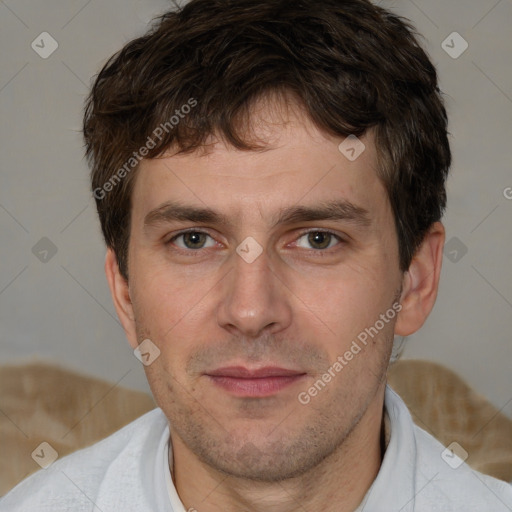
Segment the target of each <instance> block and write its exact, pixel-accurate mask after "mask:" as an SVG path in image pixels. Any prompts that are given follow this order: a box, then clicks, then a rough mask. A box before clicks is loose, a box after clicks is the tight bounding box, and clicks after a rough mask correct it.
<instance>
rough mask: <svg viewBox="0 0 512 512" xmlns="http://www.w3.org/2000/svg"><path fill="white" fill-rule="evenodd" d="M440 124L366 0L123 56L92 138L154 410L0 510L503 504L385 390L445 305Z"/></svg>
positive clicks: (397, 32) (139, 48) (199, 7)
mask: <svg viewBox="0 0 512 512" xmlns="http://www.w3.org/2000/svg"><path fill="white" fill-rule="evenodd" d="M446 128H447V120H446V113H445V109H444V106H443V102H442V98H441V95H440V92H439V89H438V85H437V76H436V72H435V69H434V68H433V66H432V64H431V63H430V61H429V59H428V57H427V56H426V54H425V53H424V51H423V50H422V49H421V48H420V47H419V45H418V44H417V41H416V39H415V38H414V36H413V33H412V29H411V27H410V26H409V25H408V24H407V23H406V22H405V21H404V20H401V19H399V18H398V17H396V16H394V15H392V14H391V13H389V12H387V11H385V10H383V9H381V8H379V7H377V6H374V5H372V4H371V3H370V2H368V1H366V0H258V1H256V0H238V1H236V2H230V1H227V0H224V1H221V0H192V1H191V2H190V3H188V4H187V5H186V6H185V7H184V8H182V9H181V10H179V11H177V12H169V13H167V14H166V15H164V16H163V17H162V18H161V19H160V20H159V22H158V24H157V25H155V27H154V28H153V29H152V30H151V31H150V32H149V33H148V34H146V35H145V36H143V37H141V38H139V39H136V40H134V41H132V42H130V43H129V44H127V45H126V46H125V47H124V48H123V49H122V50H121V51H120V52H119V53H118V54H116V55H115V56H113V57H112V58H111V59H110V60H109V61H108V62H107V64H106V65H105V67H104V68H103V70H102V71H101V73H100V74H99V76H98V77H97V79H96V82H95V84H94V87H93V89H92V92H91V95H90V97H89V99H88V102H87V106H86V112H85V119H84V135H85V141H86V147H87V155H88V158H89V162H90V165H91V168H92V189H93V194H94V197H95V199H96V204H97V209H98V213H99V216H100V221H101V225H102V229H103V233H104V236H105V240H106V243H107V246H108V251H107V257H106V263H105V270H106V275H107V279H108V282H109V285H110V289H111V292H112V297H113V300H114V303H115V307H116V310H117V313H118V315H119V318H120V320H121V322H122V324H123V327H124V329H125V332H126V336H127V338H128V340H129V342H130V344H131V346H132V347H133V349H135V351H136V352H137V353H138V354H139V356H140V357H141V359H142V361H143V362H144V364H145V371H146V374H147V378H148V381H149V384H150V386H151V389H152V392H153V395H154V397H155V400H156V402H157V404H158V406H159V408H158V409H155V410H154V411H152V412H150V413H148V414H146V415H145V416H143V417H141V418H139V419H138V420H136V421H135V422H134V423H131V424H130V425H128V426H127V427H125V428H124V429H122V430H121V431H119V432H118V433H116V434H114V435H113V436H111V437H109V438H107V439H105V440H103V441H102V442H100V443H98V444H97V445H94V446H92V447H90V448H88V449H85V450H81V451H79V452H77V453H75V454H73V455H71V456H69V457H66V458H64V459H62V460H60V461H57V462H56V463H54V464H53V465H52V466H51V467H50V468H49V469H48V470H46V472H44V471H41V472H39V473H38V474H36V475H34V476H33V477H31V478H29V479H27V480H26V481H25V482H23V483H22V484H20V485H19V486H18V487H17V488H16V489H14V490H13V491H12V492H11V493H10V494H9V495H8V496H7V497H6V498H5V499H4V501H3V502H2V506H1V507H0V510H2V511H3V510H9V511H14V510H38V511H40V510H51V511H52V512H55V511H64V510H73V511H78V510H101V511H104V512H107V511H126V510H134V511H157V510H158V511H174V512H178V511H183V510H197V511H199V512H210V511H227V512H230V511H241V510H243V511H258V512H259V511H276V512H288V511H292V510H293V511H295V510H304V511H311V512H316V511H323V512H330V511H337V512H352V511H356V510H357V511H365V512H387V511H393V512H399V511H416V512H417V511H433V510H442V511H452V510H460V511H462V510H464V511H493V512H497V511H507V510H512V489H511V488H510V486H509V485H507V484H506V483H505V482H501V481H498V480H496V479H493V478H491V477H488V476H484V475H482V474H480V473H477V472H475V471H473V470H471V469H470V468H469V467H468V466H467V465H466V464H463V465H461V466H460V467H458V468H457V469H456V470H454V469H453V468H452V467H450V466H449V465H448V464H446V463H445V462H444V461H443V459H442V458H441V453H442V452H443V450H444V447H443V446H442V445H441V444H440V443H438V442H437V441H436V440H434V439H433V438H432V437H431V436H430V435H428V434H427V433H426V432H424V431H423V430H421V429H420V428H418V427H417V426H414V424H413V423H412V420H411V417H410V415H409V413H408V411H407V408H406V406H405V405H404V403H403V402H402V400H401V399H400V398H399V397H398V396H397V395H396V394H394V393H393V391H391V390H390V389H389V388H386V370H387V368H388V364H389V359H390V355H391V349H392V345H393V339H394V336H407V335H409V334H411V333H413V332H415V331H417V330H418V329H419V328H420V327H421V326H422V324H423V323H424V321H425V319H426V318H427V316H428V315H429V313H430V311H431V309H432V307H433V305H434V302H435V298H436V294H437V287H438V281H439V275H440V270H441V261H442V248H443V243H444V239H445V233H444V228H443V225H442V224H441V222H440V219H441V216H442V212H443V210H444V207H445V202H446V193H445V180H446V177H447V173H448V169H449V166H450V149H449V145H448V141H447V132H446ZM454 456H455V455H454Z"/></svg>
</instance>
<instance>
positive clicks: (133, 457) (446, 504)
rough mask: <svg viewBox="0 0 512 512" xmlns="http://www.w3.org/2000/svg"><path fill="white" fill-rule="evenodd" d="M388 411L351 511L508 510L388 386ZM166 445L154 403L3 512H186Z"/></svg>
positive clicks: (509, 490)
mask: <svg viewBox="0 0 512 512" xmlns="http://www.w3.org/2000/svg"><path fill="white" fill-rule="evenodd" d="M385 410H386V414H387V416H388V419H389V430H390V438H389V443H388V445H387V448H386V452H385V454H384V459H383V462H382V465H381V468H380V471H379V473H378V475H377V478H376V479H375V480H374V482H373V484H372V486H371V487H370V489H369V490H368V492H367V494H366V496H365V498H364V499H363V501H362V503H361V504H360V506H359V507H358V508H357V510H356V511H354V512H437V511H439V512H459V511H460V512H512V485H510V484H507V483H505V482H502V481H501V480H497V479H495V478H492V477H490V476H487V475H483V474H481V473H478V472H477V471H474V470H472V469H471V468H470V467H469V466H468V465H467V464H465V463H463V462H462V461H461V460H460V459H458V458H457V457H456V456H452V455H451V452H446V451H445V448H444V447H443V446H442V445H441V444H440V443H439V442H438V441H437V440H435V439H434V438H433V437H432V436H430V435H429V434H428V433H427V432H425V431H424V430H422V429H421V428H419V427H418V426H416V425H415V424H414V423H413V421H412V418H411V415H410V414H409V411H408V409H407V407H406V405H405V404H404V402H403V401H402V400H401V398H400V397H399V396H398V395H397V394H396V393H395V392H394V391H393V390H392V389H391V388H390V387H389V386H388V387H387V388H386V394H385ZM454 441H456V440H454ZM168 447H169V426H168V423H167V419H166V417H165V415H164V414H163V412H162V410H161V409H158V408H157V409H154V410H153V411H150V412H148V413H147V414H145V415H144V416H142V417H140V418H138V419H137V420H135V421H134V422H132V423H130V424H129V425H127V426H126V427H124V428H123V429H121V430H119V431H118V432H116V433H114V434H112V435H111V436H110V437H108V438H106V439H104V440H102V441H100V442H99V443H96V444H95V445H93V446H91V447H89V448H85V449H83V450H80V451H78V452H75V453H73V454H71V455H68V456H67V457H64V458H62V459H60V460H57V461H56V462H55V463H54V464H52V465H51V466H50V467H49V468H47V469H42V470H40V471H38V472H37V473H35V474H34V475H32V476H30V477H29V478H27V479H26V480H24V481H23V482H22V483H20V484H19V485H17V486H16V487H15V488H14V489H13V490H12V491H11V492H10V493H8V494H7V495H6V496H4V497H3V498H2V499H1V500H0V512H28V511H30V512H32V511H34V512H35V511H37V512H44V511H48V512H82V511H83V512H85V511H87V512H90V511H94V512H117V511H119V512H130V511H134V512H187V510H186V508H185V507H184V505H183V503H182V502H181V500H180V498H179V496H178V493H177V491H176V489H175V487H174V484H173V482H172V478H171V470H170V469H169V466H170V464H169V450H168ZM443 452H445V453H444V455H443ZM171 463H172V461H171ZM171 466H172V464H171ZM195 508H197V507H195ZM198 510H199V509H198Z"/></svg>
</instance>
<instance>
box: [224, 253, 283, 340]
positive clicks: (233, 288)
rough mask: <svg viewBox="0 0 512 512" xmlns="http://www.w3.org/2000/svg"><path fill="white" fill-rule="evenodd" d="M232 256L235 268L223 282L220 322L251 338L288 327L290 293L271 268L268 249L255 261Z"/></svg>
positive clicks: (231, 330)
mask: <svg viewBox="0 0 512 512" xmlns="http://www.w3.org/2000/svg"><path fill="white" fill-rule="evenodd" d="M233 258H234V264H233V268H232V269H231V271H230V272H229V273H228V275H227V276H226V278H225V279H224V280H223V281H222V282H221V286H222V290H221V298H220V303H219V307H218V311H217V321H218V324H219V326H220V327H222V328H224V329H226V330H228V331H229V332H230V334H233V335H244V336H246V337H251V338H257V337H258V336H261V335H263V334H266V333H267V332H266V331H268V333H271V334H275V333H277V332H280V331H282V330H283V329H286V328H287V327H288V326H289V325H290V323H291V319H292V309H291V304H290V295H291V294H290V292H289V290H288V288H287V287H286V285H285V284H284V282H283V281H282V280H281V279H280V278H279V276H278V275H277V272H276V271H275V270H273V269H272V268H270V266H269V259H268V257H267V254H266V252H263V253H262V254H261V255H260V256H259V257H258V258H257V259H256V260H255V261H253V262H252V263H248V262H247V261H245V260H244V259H243V258H241V257H240V256H239V255H238V254H234V255H233Z"/></svg>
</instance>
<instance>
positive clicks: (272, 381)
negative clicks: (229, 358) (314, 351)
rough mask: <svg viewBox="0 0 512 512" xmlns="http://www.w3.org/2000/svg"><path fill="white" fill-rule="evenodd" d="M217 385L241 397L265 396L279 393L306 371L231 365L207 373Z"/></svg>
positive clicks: (300, 377) (300, 378)
mask: <svg viewBox="0 0 512 512" xmlns="http://www.w3.org/2000/svg"><path fill="white" fill-rule="evenodd" d="M205 375H206V376H207V377H208V378H209V379H210V380H211V381H212V382H213V383H214V384H215V385H216V386H219V387H221V388H223V389H224V390H225V391H228V392H229V393H231V394H233V395H235V396H239V397H255V398H256V397H265V396H271V395H275V394H277V393H278V392H279V391H281V390H282V389H284V388H285V387H288V386H290V385H292V384H294V383H296V382H298V381H299V380H302V378H303V377H304V376H305V375H306V373H304V372H300V371H297V370H291V369H287V368H280V367H276V366H267V367H264V368H258V369H248V368H245V367H243V366H229V367H225V368H218V369H215V370H211V371H208V372H207V373H206V374H205Z"/></svg>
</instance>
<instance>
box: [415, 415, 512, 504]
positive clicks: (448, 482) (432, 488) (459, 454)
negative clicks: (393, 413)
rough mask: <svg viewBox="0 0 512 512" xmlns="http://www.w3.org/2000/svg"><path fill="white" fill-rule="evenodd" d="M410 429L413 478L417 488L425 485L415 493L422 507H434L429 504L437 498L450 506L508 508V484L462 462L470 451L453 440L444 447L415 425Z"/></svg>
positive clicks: (511, 493) (510, 496) (510, 495)
mask: <svg viewBox="0 0 512 512" xmlns="http://www.w3.org/2000/svg"><path fill="white" fill-rule="evenodd" d="M414 430H415V438H416V447H417V465H416V479H417V483H418V484H419V486H418V489H420V488H421V487H422V486H424V489H425V490H424V492H420V493H419V494H418V497H417V502H418V505H422V506H423V509H424V510H436V509H435V508H432V506H433V505H434V503H438V504H439V501H440V500H442V501H443V502H444V503H446V502H449V503H450V505H451V506H452V508H451V509H450V510H461V511H462V510H464V511H465V512H467V511H481V510H493V511H495V512H501V511H503V512H509V511H510V510H512V485H510V484H509V483H507V482H504V481H502V480H498V479H496V478H493V477H491V476H489V475H484V474H483V473H480V472H478V471H476V470H475V469H473V468H471V467H470V466H469V465H468V464H467V463H466V462H465V459H466V458H467V457H468V456H470V454H467V452H465V450H464V448H463V447H461V446H460V445H459V444H458V443H457V441H456V440H454V441H453V443H452V444H450V445H449V446H448V447H445V446H443V445H442V444H441V443H440V442H439V441H438V440H437V439H435V438H434V437H432V436H431V435H430V434H429V433H428V432H426V431H425V430H423V429H422V428H420V427H418V426H417V425H414ZM429 507H430V508H429ZM418 510H422V508H419V509H418Z"/></svg>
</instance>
